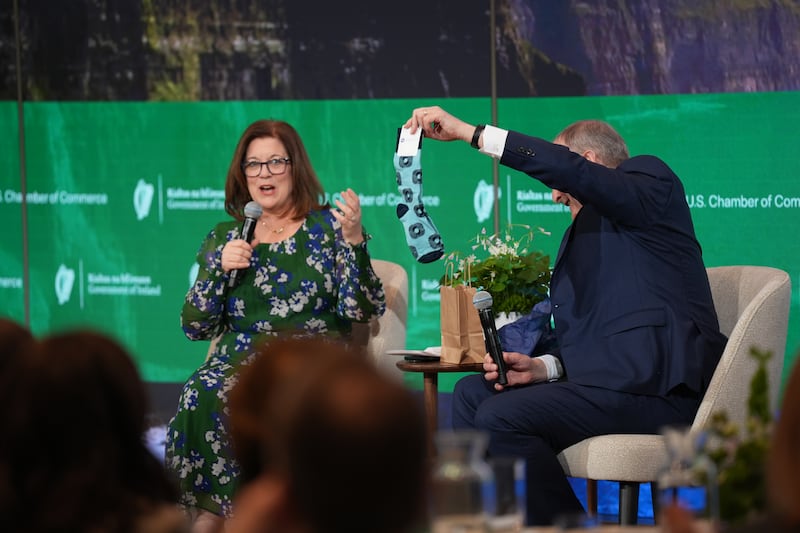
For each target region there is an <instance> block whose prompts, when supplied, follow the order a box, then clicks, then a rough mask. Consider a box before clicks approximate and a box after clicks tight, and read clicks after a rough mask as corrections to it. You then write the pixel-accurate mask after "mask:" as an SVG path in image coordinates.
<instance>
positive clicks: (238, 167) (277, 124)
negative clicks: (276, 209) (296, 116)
mask: <svg viewBox="0 0 800 533" xmlns="http://www.w3.org/2000/svg"><path fill="white" fill-rule="evenodd" d="M262 137H273V138H275V139H278V140H279V141H281V142H282V143H283V146H284V147H285V148H286V155H287V156H288V157H289V159H290V160H291V162H290V163H289V164H290V165H291V172H292V180H293V185H294V186H293V187H292V208H291V209H292V218H293V219H294V220H300V219H302V218H303V217H305V216H306V215H307V214H308V213H309V211H311V210H312V209H321V208H323V207H325V204H323V198H324V196H325V191H324V189H323V188H322V184H321V183H320V182H319V178H317V173H316V172H315V171H314V167H313V166H311V160H310V159H309V157H308V152H306V148H305V146H304V145H303V141H302V139H301V138H300V135H299V134H298V133H297V130H295V129H294V128H293V127H292V126H291V125H290V124H288V123H286V122H283V121H281V120H272V119H268V120H257V121H255V122H253V123H252V124H250V125H249V126H248V127H247V129H245V130H244V133H242V136H241V137H240V138H239V142H238V143H237V144H236V149H235V150H234V152H233V159H232V160H231V165H230V168H228V177H227V180H226V181H225V211H227V212H228V214H230V215H231V216H232V217H234V218H235V219H236V220H242V219H243V218H244V206H245V204H247V202H249V201H250V200H251V198H250V192H249V191H248V190H247V176H245V174H244V170H243V169H242V163H244V158H245V155H246V154H247V148H248V147H249V146H250V143H251V142H253V140H255V139H259V138H262Z"/></svg>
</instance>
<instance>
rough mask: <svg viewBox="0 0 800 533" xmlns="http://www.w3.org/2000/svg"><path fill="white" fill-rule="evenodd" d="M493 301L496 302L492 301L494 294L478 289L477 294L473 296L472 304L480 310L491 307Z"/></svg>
mask: <svg viewBox="0 0 800 533" xmlns="http://www.w3.org/2000/svg"><path fill="white" fill-rule="evenodd" d="M492 303H494V302H493V301H492V295H491V294H489V293H488V292H487V291H478V292H476V293H475V296H473V297H472V305H474V306H475V309H477V310H478V311H483V310H484V309H491V307H492Z"/></svg>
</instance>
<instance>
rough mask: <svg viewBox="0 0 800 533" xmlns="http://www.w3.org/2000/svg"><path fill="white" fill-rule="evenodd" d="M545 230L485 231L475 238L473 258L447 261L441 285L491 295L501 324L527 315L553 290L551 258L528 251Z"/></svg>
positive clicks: (456, 256)
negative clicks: (463, 287)
mask: <svg viewBox="0 0 800 533" xmlns="http://www.w3.org/2000/svg"><path fill="white" fill-rule="evenodd" d="M537 232H538V233H543V234H545V235H549V233H548V232H546V231H545V230H543V229H542V228H536V229H533V228H531V226H528V225H524V224H512V225H508V226H507V227H506V230H505V231H504V232H503V233H499V234H493V235H489V234H487V232H486V229H485V228H484V229H482V230H481V232H480V233H479V234H478V235H477V236H476V237H475V239H474V242H475V244H473V246H472V251H473V253H471V254H470V255H468V256H466V257H463V256H462V255H461V254H460V252H452V253H450V254H448V255H447V256H446V257H445V274H444V275H443V276H442V278H441V280H440V284H442V285H469V286H472V287H475V288H477V289H478V290H485V291H487V292H489V294H491V295H492V301H493V304H492V309H493V310H494V313H495V316H496V317H497V318H498V322H501V321H503V320H502V317H503V315H505V316H506V317H507V318H506V320H507V321H513V320H515V319H516V318H517V317H519V316H521V315H524V314H527V313H529V312H530V311H531V309H533V306H534V305H536V304H537V303H539V302H541V301H542V300H544V299H545V298H546V297H547V294H548V291H549V288H550V256H548V255H545V254H543V253H542V252H540V251H538V250H531V249H529V248H530V246H531V244H532V243H533V238H534V236H535V234H536V233H537Z"/></svg>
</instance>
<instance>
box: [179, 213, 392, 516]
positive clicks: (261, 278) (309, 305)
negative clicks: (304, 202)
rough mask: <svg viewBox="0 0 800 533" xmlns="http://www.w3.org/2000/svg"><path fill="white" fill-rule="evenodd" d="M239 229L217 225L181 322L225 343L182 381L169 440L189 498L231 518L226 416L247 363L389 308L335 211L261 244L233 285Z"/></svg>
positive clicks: (184, 498)
mask: <svg viewBox="0 0 800 533" xmlns="http://www.w3.org/2000/svg"><path fill="white" fill-rule="evenodd" d="M239 226H240V223H239V222H236V221H229V222H223V223H220V224H218V225H217V226H216V227H215V228H214V229H213V230H212V231H211V232H210V233H209V234H208V236H207V237H206V239H205V241H204V242H203V245H202V246H201V248H200V252H199V253H198V256H197V260H198V262H199V264H200V269H199V273H198V276H197V280H196V281H195V283H194V285H193V286H192V288H191V289H190V290H189V292H188V294H187V295H186V300H185V302H184V305H183V310H182V313H181V323H182V326H183V330H184V332H185V333H186V336H187V337H189V338H190V339H192V340H198V339H212V338H214V337H217V336H219V341H218V342H217V344H216V347H215V349H214V351H213V352H212V353H211V354H210V355H209V357H208V358H207V359H206V361H205V362H204V363H203V364H202V365H201V366H200V368H198V369H197V370H196V371H195V372H194V373H193V374H192V375H191V376H190V377H189V379H188V381H187V382H186V384H185V385H184V387H183V391H182V393H181V397H180V401H179V405H178V411H177V413H176V414H175V416H174V417H173V418H172V420H171V421H170V423H169V427H168V430H167V444H166V463H167V468H169V469H170V471H171V472H172V473H173V475H174V476H175V478H176V479H177V481H178V483H179V486H180V492H181V503H183V504H184V505H186V506H188V507H195V508H199V509H205V510H208V511H211V512H214V513H216V514H219V515H225V516H229V515H230V514H231V503H232V498H233V494H234V492H235V489H236V481H237V478H238V466H237V463H236V461H235V460H234V458H233V454H232V451H231V448H230V442H229V435H228V432H227V430H226V416H227V414H228V413H227V397H228V392H229V391H230V390H231V388H232V387H233V386H234V385H235V384H236V379H237V377H236V376H237V371H238V368H239V366H240V365H245V364H248V363H249V361H250V359H251V357H252V353H253V351H254V350H255V348H256V347H258V346H259V345H260V344H261V343H262V342H264V341H265V340H267V339H268V338H269V337H270V336H274V335H276V334H278V333H288V334H292V335H294V334H296V335H298V336H308V335H326V336H332V337H341V336H347V335H348V334H349V333H350V331H351V323H352V322H367V321H369V320H370V319H372V318H373V317H378V316H380V315H382V314H383V312H384V310H385V307H386V306H385V298H384V292H383V286H382V285H381V282H380V280H379V279H378V277H377V276H376V275H375V272H373V270H372V267H371V264H370V258H369V254H368V253H367V250H366V242H365V243H363V244H360V245H356V246H352V245H350V244H348V243H347V242H345V241H344V239H343V238H342V232H341V226H340V225H339V223H338V222H337V221H336V219H334V217H333V215H331V214H330V211H328V210H320V211H312V212H311V213H310V214H309V216H308V217H307V218H306V220H305V221H304V223H303V225H302V226H301V227H300V229H299V230H298V231H297V232H296V233H295V234H294V235H293V236H291V237H289V238H287V239H285V240H284V241H281V242H277V243H271V244H260V245H258V246H257V247H256V248H255V250H254V251H253V257H252V259H251V261H250V268H248V269H247V270H246V271H245V272H243V274H244V275H243V276H242V277H241V283H240V284H239V285H238V286H236V287H234V288H232V289H228V287H227V285H228V274H226V273H224V272H223V270H222V267H221V255H222V248H223V247H224V246H225V243H226V242H228V241H229V240H231V239H237V238H239V235H240V230H239Z"/></svg>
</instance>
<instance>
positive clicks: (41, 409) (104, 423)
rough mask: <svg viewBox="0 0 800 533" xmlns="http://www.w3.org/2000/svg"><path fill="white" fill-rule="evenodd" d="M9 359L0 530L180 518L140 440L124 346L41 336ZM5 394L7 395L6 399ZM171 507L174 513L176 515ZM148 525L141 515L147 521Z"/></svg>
mask: <svg viewBox="0 0 800 533" xmlns="http://www.w3.org/2000/svg"><path fill="white" fill-rule="evenodd" d="M29 348H30V349H29V350H27V351H26V353H25V354H24V356H23V357H18V358H17V359H16V360H15V362H14V365H13V369H12V371H13V377H14V379H13V380H10V383H11V386H10V388H9V389H8V390H7V391H5V393H4V398H5V399H7V400H8V401H11V402H12V405H13V409H9V410H8V414H7V417H6V420H4V427H3V432H4V433H5V434H6V435H13V439H4V442H3V447H2V448H3V449H2V452H3V454H4V457H5V461H7V465H8V468H7V469H4V471H3V472H2V473H0V520H3V521H5V520H8V524H7V525H8V526H9V529H6V528H5V527H0V530H3V531H53V532H58V531H95V532H98V533H103V532H107V531H108V532H110V531H115V532H126V531H138V530H139V528H140V527H141V524H142V523H144V521H148V520H149V519H150V518H152V517H154V516H156V515H161V513H162V511H167V513H168V514H169V513H171V516H170V518H168V519H167V521H168V522H170V523H171V524H172V525H173V526H174V527H175V529H172V527H169V528H167V529H165V530H162V529H160V528H159V529H155V528H152V531H178V530H179V529H178V528H179V527H180V526H181V521H182V517H181V516H180V512H179V511H178V509H177V507H175V506H173V505H172V504H173V503H174V502H175V501H176V500H177V496H176V494H175V493H174V489H173V487H172V485H171V484H170V483H169V479H168V477H167V475H166V473H165V471H164V470H163V468H162V465H161V463H160V462H159V461H158V459H156V457H155V456H153V455H152V453H151V452H150V450H149V449H148V448H147V446H146V445H145V443H144V440H143V434H144V431H145V417H146V415H147V395H146V390H145V387H144V383H143V382H142V380H141V379H140V377H139V373H138V371H137V369H136V367H135V365H134V363H133V361H132V360H131V358H130V357H129V355H128V353H127V352H126V351H125V350H124V348H122V347H121V346H120V345H119V344H118V343H117V342H115V341H114V340H112V339H110V338H108V337H106V336H104V335H102V334H99V333H95V332H90V331H74V332H69V333H61V334H56V335H51V336H49V337H46V338H44V339H42V340H41V341H39V342H37V343H35V344H34V345H33V346H32V347H29ZM5 394H7V395H8V396H7V397H6V396H5ZM176 513H177V514H176ZM148 523H149V522H148Z"/></svg>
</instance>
